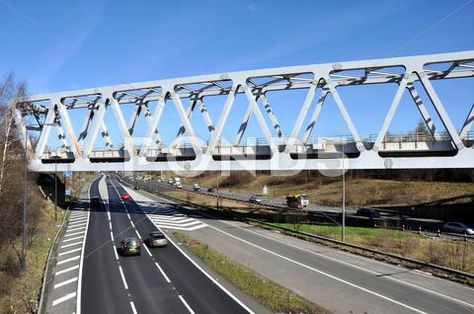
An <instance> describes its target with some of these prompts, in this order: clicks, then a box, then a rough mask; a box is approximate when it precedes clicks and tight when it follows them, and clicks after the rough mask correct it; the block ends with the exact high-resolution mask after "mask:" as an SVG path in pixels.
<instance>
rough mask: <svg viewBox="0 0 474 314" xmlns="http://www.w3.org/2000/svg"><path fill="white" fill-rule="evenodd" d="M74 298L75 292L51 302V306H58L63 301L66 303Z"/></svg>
mask: <svg viewBox="0 0 474 314" xmlns="http://www.w3.org/2000/svg"><path fill="white" fill-rule="evenodd" d="M75 296H76V293H75V292H72V293H69V294H66V295H65V296H64V297H60V298H59V299H56V300H54V301H53V306H55V305H58V304H60V303H63V302H64V301H67V300H69V299H72V298H74V297H75Z"/></svg>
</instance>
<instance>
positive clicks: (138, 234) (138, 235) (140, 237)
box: [133, 228, 142, 240]
mask: <svg viewBox="0 0 474 314" xmlns="http://www.w3.org/2000/svg"><path fill="white" fill-rule="evenodd" d="M133 229H135V233H136V234H137V237H138V238H139V239H140V240H141V239H142V236H141V235H140V233H139V232H138V230H137V229H136V228H133Z"/></svg>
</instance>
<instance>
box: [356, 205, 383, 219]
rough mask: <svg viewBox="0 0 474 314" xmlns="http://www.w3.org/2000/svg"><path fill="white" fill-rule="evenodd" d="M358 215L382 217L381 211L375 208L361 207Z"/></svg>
mask: <svg viewBox="0 0 474 314" xmlns="http://www.w3.org/2000/svg"><path fill="white" fill-rule="evenodd" d="M356 214H357V216H363V217H369V218H380V213H379V212H378V211H377V210H376V209H374V208H368V207H361V208H359V209H358V210H357V212H356Z"/></svg>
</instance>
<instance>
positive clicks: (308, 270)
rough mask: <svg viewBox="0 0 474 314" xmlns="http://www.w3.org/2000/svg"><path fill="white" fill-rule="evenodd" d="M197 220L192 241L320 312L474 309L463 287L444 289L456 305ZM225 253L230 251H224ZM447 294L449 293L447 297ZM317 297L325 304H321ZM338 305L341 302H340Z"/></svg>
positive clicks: (235, 227)
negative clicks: (288, 288)
mask: <svg viewBox="0 0 474 314" xmlns="http://www.w3.org/2000/svg"><path fill="white" fill-rule="evenodd" d="M132 193H133V192H132ZM154 199H156V200H157V201H158V202H159V203H161V202H164V200H163V199H161V198H154ZM141 201H143V202H148V203H149V204H150V206H152V201H151V200H148V199H147V198H141ZM169 203H172V202H169ZM175 205H176V204H175ZM200 220H202V221H204V223H206V224H208V225H209V226H210V228H204V229H200V230H197V231H193V232H192V233H191V235H192V236H197V235H201V236H202V237H201V239H203V238H205V239H207V240H208V241H209V240H210V239H213V241H214V242H219V245H220V246H221V248H223V249H227V252H229V251H231V252H232V251H236V252H237V253H235V255H234V256H235V257H237V259H238V258H239V257H240V256H243V255H245V254H247V256H248V259H249V263H251V264H257V265H258V266H259V267H260V270H263V271H269V272H270V271H271V269H272V268H273V269H274V272H273V274H274V275H275V274H276V276H278V277H276V278H287V279H288V281H287V282H285V283H286V284H293V287H294V288H295V289H297V290H300V291H303V290H304V289H306V288H307V291H306V292H308V295H313V296H314V297H313V298H310V299H312V300H316V298H318V300H321V301H322V302H324V303H325V304H324V303H323V304H322V305H323V306H325V305H328V306H329V308H331V306H332V307H334V305H336V308H337V307H344V306H345V305H349V306H348V308H349V310H350V305H358V306H360V309H361V310H364V308H365V310H371V311H373V310H376V311H383V312H384V313H389V312H393V313H397V312H413V311H420V312H427V313H472V311H473V309H474V304H472V300H470V298H469V297H468V296H469V295H472V293H473V290H472V289H470V288H468V287H465V286H462V285H458V284H455V283H450V284H449V286H450V288H452V289H453V291H458V292H459V297H460V298H461V299H457V298H456V294H454V295H451V296H449V295H443V293H442V291H441V292H434V291H430V289H438V287H436V286H433V287H429V286H428V288H423V287H417V286H416V285H414V284H406V283H404V282H402V280H393V279H391V277H392V276H395V277H396V276H397V273H400V274H402V273H410V274H411V276H413V277H421V276H420V275H416V274H415V273H413V271H409V270H406V269H403V268H400V267H396V266H392V265H386V267H384V268H386V269H390V271H389V272H387V273H383V272H382V273H378V272H377V273H375V272H373V271H371V269H370V267H371V266H372V265H371V264H372V263H374V264H375V263H376V262H371V261H370V260H369V259H365V265H366V267H367V270H364V269H362V268H360V267H359V268H356V267H353V266H351V265H349V264H347V263H345V262H344V261H341V262H338V261H337V260H336V259H328V258H327V257H325V256H323V255H324V253H323V254H315V253H313V252H307V251H304V250H301V249H299V248H298V247H293V246H290V245H287V244H286V243H284V242H281V241H275V240H274V239H271V238H268V237H265V236H262V235H260V234H258V232H255V231H253V230H258V228H254V227H250V226H248V225H245V224H242V223H238V222H224V221H220V220H216V219H204V218H202V219H200ZM210 229H212V230H213V231H212V230H210ZM198 239H199V238H198ZM204 242H205V241H204ZM211 242H212V241H211ZM229 247H231V249H228V248H229ZM321 250H322V251H323V252H325V251H332V250H331V249H327V248H326V249H324V250H323V249H322V248H321V249H320V251H321ZM276 265H278V266H276ZM376 268H380V265H376ZM283 270H284V271H283ZM289 274H291V275H289ZM426 277H427V276H426ZM298 279H299V280H298ZM423 280H426V281H427V282H430V281H431V282H432V283H436V282H437V281H438V283H439V279H436V278H433V279H432V280H429V279H427V278H423ZM295 282H296V284H295ZM300 283H301V284H300ZM316 283H317V284H316ZM446 283H449V282H446ZM284 285H285V284H284ZM446 292H447V293H452V291H450V292H448V291H446ZM321 295H324V296H326V298H320V296H321ZM328 300H329V301H328ZM341 300H344V301H345V302H341Z"/></svg>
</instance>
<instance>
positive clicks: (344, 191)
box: [342, 148, 346, 242]
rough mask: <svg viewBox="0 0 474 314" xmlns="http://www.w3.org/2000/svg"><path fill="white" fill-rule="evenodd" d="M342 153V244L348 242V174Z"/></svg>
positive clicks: (343, 153)
mask: <svg viewBox="0 0 474 314" xmlns="http://www.w3.org/2000/svg"><path fill="white" fill-rule="evenodd" d="M344 151H345V150H344V148H343V151H342V242H345V241H346V172H345V165H344V162H345V159H344V157H345V152H344Z"/></svg>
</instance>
